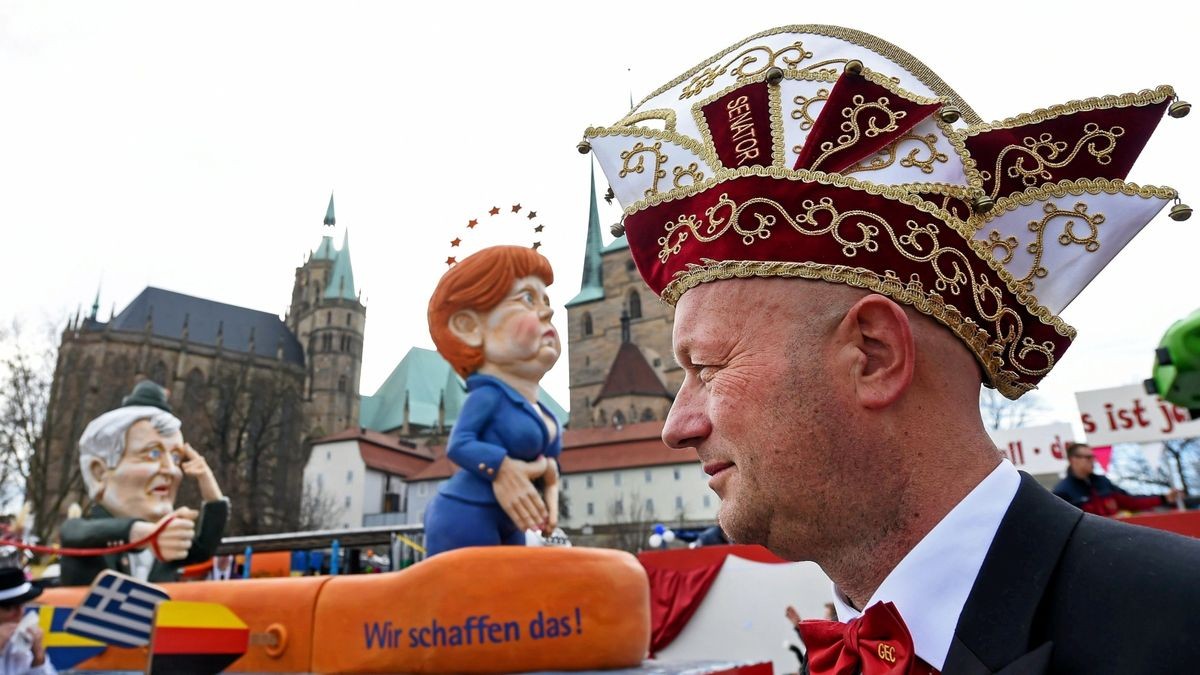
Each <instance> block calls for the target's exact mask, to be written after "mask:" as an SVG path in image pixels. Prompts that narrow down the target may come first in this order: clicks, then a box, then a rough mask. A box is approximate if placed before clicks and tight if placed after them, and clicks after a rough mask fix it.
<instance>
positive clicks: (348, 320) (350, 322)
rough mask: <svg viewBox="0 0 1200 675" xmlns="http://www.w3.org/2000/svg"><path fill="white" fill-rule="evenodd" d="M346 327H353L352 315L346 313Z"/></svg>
mask: <svg viewBox="0 0 1200 675" xmlns="http://www.w3.org/2000/svg"><path fill="white" fill-rule="evenodd" d="M346 325H347V326H353V325H354V315H353V314H351V313H350V312H346Z"/></svg>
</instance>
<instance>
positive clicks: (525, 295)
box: [521, 291, 533, 305]
mask: <svg viewBox="0 0 1200 675" xmlns="http://www.w3.org/2000/svg"><path fill="white" fill-rule="evenodd" d="M521 302H524V303H525V304H528V305H532V304H533V293H530V292H529V291H523V292H522V293H521Z"/></svg>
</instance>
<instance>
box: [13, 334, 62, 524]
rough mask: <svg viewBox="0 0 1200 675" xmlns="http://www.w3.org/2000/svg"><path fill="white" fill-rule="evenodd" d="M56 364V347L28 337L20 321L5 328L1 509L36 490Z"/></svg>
mask: <svg viewBox="0 0 1200 675" xmlns="http://www.w3.org/2000/svg"><path fill="white" fill-rule="evenodd" d="M51 344H52V343H51ZM53 368H54V349H53V348H52V347H47V346H38V344H37V340H30V339H28V338H27V337H26V336H24V335H23V334H22V331H21V326H20V324H18V323H17V322H15V321H14V322H13V324H12V326H11V328H10V329H8V330H3V329H0V510H7V509H8V508H10V507H12V506H15V505H16V504H18V503H19V502H20V501H21V500H22V499H23V497H24V495H25V492H26V490H27V489H28V490H32V491H34V492H36V489H35V488H36V487H37V486H36V485H31V478H32V479H33V480H32V483H37V478H38V474H39V473H40V470H41V467H40V466H39V465H38V463H37V461H36V459H35V455H36V452H37V450H38V449H39V448H40V447H41V446H42V444H43V436H42V434H43V430H44V428H45V420H46V410H47V406H48V404H49V400H50V384H51V380H52V377H53Z"/></svg>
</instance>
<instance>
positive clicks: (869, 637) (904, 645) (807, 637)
mask: <svg viewBox="0 0 1200 675" xmlns="http://www.w3.org/2000/svg"><path fill="white" fill-rule="evenodd" d="M796 630H798V631H800V637H801V639H803V640H804V645H805V647H807V648H808V672H809V673H811V674H812V675H856V674H857V673H860V672H861V673H862V675H917V674H918V673H927V672H928V673H936V672H937V671H935V670H933V669H932V668H930V667H929V666H928V665H926V664H925V663H924V662H923V661H921V660H920V659H918V658H917V657H916V655H915V654H914V653H913V641H912V635H911V634H910V633H909V632H908V627H907V626H905V625H904V619H902V618H900V612H898V611H896V606H895V605H893V604H892V603H890V602H879V603H875V604H874V605H871V606H870V607H868V608H867V611H865V612H863V615H862V616H860V617H858V618H857V619H852V620H851V621H849V622H847V623H840V622H838V621H817V620H808V621H801V622H800V623H799V624H798V625H797V626H796Z"/></svg>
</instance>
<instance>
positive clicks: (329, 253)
mask: <svg viewBox="0 0 1200 675" xmlns="http://www.w3.org/2000/svg"><path fill="white" fill-rule="evenodd" d="M336 258H337V249H335V248H334V247H333V237H331V236H329V235H325V236H324V237H321V245H320V246H318V247H317V252H316V253H314V254H313V257H312V259H313V260H334V259H336Z"/></svg>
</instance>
